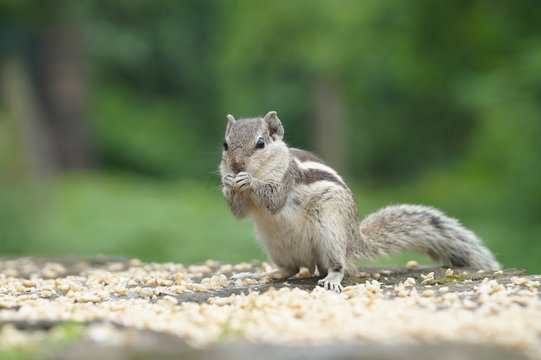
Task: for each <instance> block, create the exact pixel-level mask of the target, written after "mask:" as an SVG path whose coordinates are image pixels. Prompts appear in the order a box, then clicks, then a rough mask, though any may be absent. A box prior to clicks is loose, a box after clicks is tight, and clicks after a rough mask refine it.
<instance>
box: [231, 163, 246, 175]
mask: <svg viewBox="0 0 541 360" xmlns="http://www.w3.org/2000/svg"><path fill="white" fill-rule="evenodd" d="M244 169H245V166H244V161H232V162H231V170H233V172H234V173H235V174H238V173H239V172H241V171H244Z"/></svg>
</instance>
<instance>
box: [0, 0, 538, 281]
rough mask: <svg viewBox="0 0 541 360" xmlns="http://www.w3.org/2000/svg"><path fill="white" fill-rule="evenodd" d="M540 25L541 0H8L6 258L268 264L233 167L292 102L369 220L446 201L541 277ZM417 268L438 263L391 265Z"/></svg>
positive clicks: (293, 137) (1, 108) (498, 249)
mask: <svg viewBox="0 0 541 360" xmlns="http://www.w3.org/2000/svg"><path fill="white" fill-rule="evenodd" d="M539 14H541V3H540V2H539V1H538V0H535V1H534V0H532V1H527V0H525V1H503V0H494V1H475V0H474V1H472V0H468V1H466V0H462V1H446V0H445V1H444V0H430V1H429V0H426V1H424V0H412V1H406V2H400V1H388V0H368V1H348V0H343V1H323V0H318V1H315V0H310V1H307V0H302V1H285V0H277V1H267V2H263V1H237V0H232V1H221V2H219V1H210V0H183V1H173V0H170V1H166V0H155V1H147V0H129V1H128V0H119V1H103V0H80V1H41V0H35V1H10V0H0V253H1V254H57V255H66V254H96V253H103V254H124V255H129V256H134V257H139V258H141V259H143V260H146V261H176V262H188V263H193V262H201V261H204V260H206V259H208V258H211V259H216V260H220V261H227V262H237V261H247V260H250V259H253V258H260V259H264V258H265V255H264V253H263V252H262V250H261V249H260V248H259V246H258V245H257V241H256V240H255V238H254V235H253V232H252V230H251V224H250V221H249V220H244V221H237V220H235V219H234V218H233V216H232V215H231V214H230V213H229V211H228V209H227V206H226V203H225V201H224V200H223V199H222V197H221V194H220V190H219V188H220V186H219V179H218V176H217V167H218V162H219V159H220V156H221V144H222V142H223V132H224V130H225V123H226V121H225V115H226V114H228V113H231V114H234V115H235V116H236V117H237V118H238V117H243V116H254V115H263V114H265V113H266V112H268V111H270V110H276V111H278V114H279V116H280V118H281V119H282V122H283V123H284V126H285V129H286V140H287V141H288V143H289V144H291V145H293V146H296V147H302V148H307V149H310V150H313V151H315V152H317V153H318V154H319V155H320V156H321V157H323V158H324V159H325V160H327V162H328V163H330V164H331V165H332V166H334V167H336V168H337V169H339V170H340V171H341V172H342V173H343V174H344V177H345V178H346V180H347V181H348V183H349V184H350V185H351V187H352V189H353V190H354V192H355V195H356V199H357V203H358V206H359V210H360V215H361V216H365V215H366V214H368V213H370V212H372V211H375V210H376V209H377V208H379V207H382V206H384V205H388V204H391V203H422V204H427V205H432V206H436V207H439V208H441V209H443V210H444V211H445V212H447V213H448V214H450V215H451V216H454V217H457V218H460V219H461V220H462V222H463V223H464V224H465V225H466V226H468V227H469V228H471V229H473V230H474V231H475V232H476V233H477V234H478V235H480V236H481V237H482V238H483V239H485V241H486V243H487V245H488V246H489V247H490V248H491V249H492V250H493V251H494V252H495V253H496V255H497V257H498V259H499V260H500V261H501V262H502V263H503V264H504V266H505V267H520V268H525V269H527V270H528V271H530V272H540V271H541V261H540V259H541V222H540V219H541V216H540V215H541V145H540V144H541V139H540V138H541V24H540V21H539ZM409 259H419V260H420V261H422V262H425V261H428V260H427V259H426V258H424V257H420V256H417V255H413V254H406V255H403V256H397V257H391V258H390V259H387V260H383V262H387V263H389V262H391V263H398V264H404V262H405V261H406V260H409ZM379 261H380V262H381V261H382V260H379Z"/></svg>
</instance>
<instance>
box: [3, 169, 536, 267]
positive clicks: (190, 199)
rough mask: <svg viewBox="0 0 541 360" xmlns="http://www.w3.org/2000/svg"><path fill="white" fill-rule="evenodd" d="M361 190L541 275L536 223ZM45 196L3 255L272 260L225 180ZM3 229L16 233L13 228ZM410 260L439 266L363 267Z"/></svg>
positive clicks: (457, 203) (367, 197)
mask: <svg viewBox="0 0 541 360" xmlns="http://www.w3.org/2000/svg"><path fill="white" fill-rule="evenodd" d="M428 189H430V188H428ZM353 191H354V192H355V194H356V199H357V202H358V206H359V212H360V214H361V216H364V215H366V214H368V213H370V212H372V211H375V210H376V209H378V208H379V207H381V206H384V205H387V204H389V203H398V202H413V203H426V204H430V205H435V206H437V207H441V208H442V209H445V210H446V211H447V212H449V213H450V214H451V215H452V216H455V217H458V218H460V219H461V220H462V221H463V223H464V224H465V225H466V226H467V227H469V228H472V229H473V230H474V231H476V232H477V233H478V234H479V235H480V236H481V237H482V238H484V239H486V243H487V245H488V246H489V248H490V249H491V250H493V251H494V252H495V253H496V254H497V256H498V258H499V260H500V261H502V262H503V264H504V266H505V267H520V268H525V269H527V270H528V271H529V272H540V271H541V266H540V265H539V263H538V259H539V257H540V255H541V254H540V253H541V246H540V245H539V243H538V242H535V241H532V240H533V239H536V238H540V237H541V227H539V226H536V225H535V224H531V225H529V226H525V225H523V224H514V223H512V222H509V221H506V220H505V219H502V218H501V217H497V215H494V214H493V213H491V212H488V213H486V214H485V213H484V210H483V209H482V208H480V207H477V208H475V207H474V208H473V210H472V208H471V206H473V205H472V202H466V201H467V200H466V199H464V202H461V199H460V198H456V197H452V198H450V197H448V198H438V197H433V196H431V191H425V190H423V188H422V187H417V188H405V187H402V188H397V189H393V190H392V191H389V190H383V191H381V190H378V191H374V190H373V189H372V190H371V189H369V188H368V187H358V186H354V187H353ZM45 193H46V195H45V196H41V197H40V199H41V200H40V201H39V202H34V205H33V206H28V204H26V212H25V216H24V217H21V216H12V218H13V219H16V220H17V221H13V222H10V223H13V224H15V225H16V226H17V227H18V228H20V227H21V226H25V227H26V228H25V230H26V231H11V233H12V234H16V235H17V234H18V236H19V237H18V238H17V237H14V236H15V235H13V236H12V239H11V241H9V242H4V243H5V244H8V243H9V244H10V247H9V248H5V247H4V248H3V243H2V242H0V253H4V252H8V251H9V252H12V253H30V254H53V255H72V254H74V255H78V254H82V255H89V254H90V255H92V254H115V255H126V256H131V257H138V258H140V259H142V260H144V261H156V262H164V261H173V262H182V263H197V262H202V261H205V260H207V259H209V258H210V259H214V260H218V261H222V262H240V261H249V260H252V259H266V256H265V254H264V252H263V250H262V249H261V248H260V246H259V245H258V243H257V240H256V239H255V236H254V233H253V230H252V224H251V222H250V220H249V219H246V220H240V221H239V220H236V219H235V218H234V217H233V216H232V215H231V213H230V212H229V209H228V208H227V205H226V203H225V200H224V199H223V198H222V195H221V193H220V191H219V187H218V183H217V181H216V182H213V183H211V184H204V185H201V183H200V182H196V181H188V180H183V181H176V182H172V181H171V182H164V181H156V180H152V179H148V178H137V177H133V176H131V177H127V176H122V175H111V174H109V175H104V174H81V175H78V176H65V177H63V178H60V179H58V181H56V182H55V183H54V184H53V185H52V186H51V187H50V188H49V189H48V191H46V192H45ZM0 210H2V209H1V205H0ZM4 210H5V209H4ZM0 213H1V211H0ZM18 214H19V215H20V214H21V212H20V209H19V213H18ZM24 220H26V222H24ZM0 221H1V220H0ZM1 225H2V227H3V228H5V229H9V225H10V224H9V223H2V224H1ZM5 246H7V245H5ZM408 260H417V261H418V262H419V263H423V264H426V263H431V262H430V260H428V258H427V257H425V256H422V255H418V254H413V253H408V254H405V255H393V256H390V257H388V258H380V259H377V260H376V261H372V262H369V261H364V262H362V264H363V265H386V264H399V265H403V264H405V263H406V262H407V261H408Z"/></svg>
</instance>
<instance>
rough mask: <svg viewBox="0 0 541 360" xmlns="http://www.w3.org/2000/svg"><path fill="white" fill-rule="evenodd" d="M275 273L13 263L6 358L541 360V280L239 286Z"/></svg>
mask: <svg viewBox="0 0 541 360" xmlns="http://www.w3.org/2000/svg"><path fill="white" fill-rule="evenodd" d="M413 265H415V264H413ZM269 270H272V268H271V267H270V266H269V265H268V264H265V263H263V264H259V263H243V264H236V265H230V264H219V263H216V262H212V261H209V262H207V263H205V264H201V265H192V266H185V265H180V264H172V263H164V264H146V263H141V262H140V261H139V260H136V259H131V260H129V259H123V258H118V259H113V258H88V259H85V258H63V259H52V258H18V259H17V258H0V358H2V356H3V355H4V356H9V357H15V356H16V357H19V358H32V357H36V356H41V357H51V358H57V359H70V358H90V357H92V358H96V356H98V357H100V358H102V359H118V358H121V359H135V358H145V357H153V358H168V357H171V356H177V355H185V356H187V357H188V356H189V357H190V358H199V359H210V358H217V357H220V358H224V359H243V358H254V357H256V356H257V357H261V356H262V355H265V356H266V357H267V358H272V359H296V358H307V357H311V358H315V359H323V358H344V359H346V358H347V359H349V358H357V359H369V358H370V359H372V358H378V359H409V358H416V359H432V358H438V359H458V358H460V359H522V358H532V359H541V296H540V294H541V293H540V287H539V286H540V284H539V283H540V281H541V277H540V276H538V275H525V274H524V273H523V272H522V271H521V270H514V269H510V270H505V271H500V272H479V271H477V270H472V269H447V268H445V267H422V266H421V267H405V266H397V267H385V268H361V269H359V273H358V274H357V276H355V277H351V278H347V279H345V280H344V282H343V284H344V286H345V289H344V291H343V292H342V294H336V293H332V292H329V291H324V290H323V289H321V288H317V287H316V286H315V285H316V283H317V280H318V278H317V277H313V276H309V275H308V274H305V275H301V276H298V277H295V278H293V279H288V280H284V279H271V278H264V279H263V280H262V281H260V282H256V281H253V280H244V281H240V280H237V281H233V280H231V275H232V274H235V273H239V272H246V271H250V272H260V271H269Z"/></svg>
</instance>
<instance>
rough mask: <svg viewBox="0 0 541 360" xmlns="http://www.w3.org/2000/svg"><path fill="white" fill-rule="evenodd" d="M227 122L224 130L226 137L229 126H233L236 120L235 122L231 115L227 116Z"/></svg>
mask: <svg viewBox="0 0 541 360" xmlns="http://www.w3.org/2000/svg"><path fill="white" fill-rule="evenodd" d="M227 120H228V121H227V128H226V129H225V134H226V135H227V134H228V133H229V130H230V129H231V126H233V124H234V123H236V122H237V120H235V118H234V117H233V115H231V114H229V115H227Z"/></svg>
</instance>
